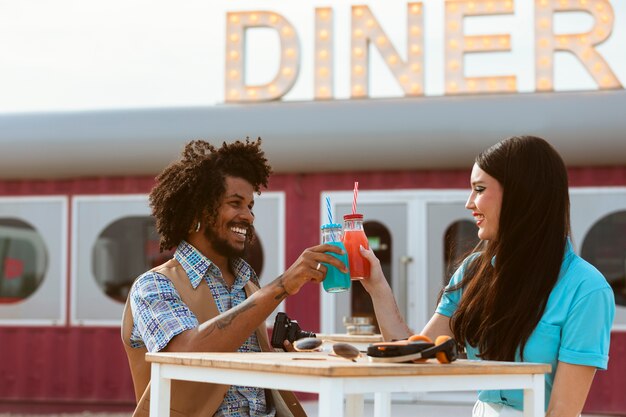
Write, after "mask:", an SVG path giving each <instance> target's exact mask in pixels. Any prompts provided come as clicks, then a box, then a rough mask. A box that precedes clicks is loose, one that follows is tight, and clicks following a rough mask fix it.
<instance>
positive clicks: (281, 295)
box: [274, 275, 289, 300]
mask: <svg viewBox="0 0 626 417" xmlns="http://www.w3.org/2000/svg"><path fill="white" fill-rule="evenodd" d="M275 282H276V285H278V286H279V287H280V289H281V292H280V293H279V294H278V295H276V297H274V300H282V299H284V298H287V296H288V295H289V293H288V292H287V290H286V289H285V284H283V276H282V275H281V276H279V277H278V279H277V280H276V281H275Z"/></svg>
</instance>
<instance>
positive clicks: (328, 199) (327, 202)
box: [326, 197, 333, 223]
mask: <svg viewBox="0 0 626 417" xmlns="http://www.w3.org/2000/svg"><path fill="white" fill-rule="evenodd" d="M326 211H327V213H328V223H332V222H333V212H332V211H331V210H330V197H326Z"/></svg>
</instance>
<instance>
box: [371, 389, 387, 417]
mask: <svg viewBox="0 0 626 417" xmlns="http://www.w3.org/2000/svg"><path fill="white" fill-rule="evenodd" d="M390 416H391V394H390V393H388V392H377V393H375V394H374V417H390Z"/></svg>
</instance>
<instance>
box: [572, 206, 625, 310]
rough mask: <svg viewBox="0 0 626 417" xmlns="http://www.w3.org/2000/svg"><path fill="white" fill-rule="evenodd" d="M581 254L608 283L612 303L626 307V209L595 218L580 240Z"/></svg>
mask: <svg viewBox="0 0 626 417" xmlns="http://www.w3.org/2000/svg"><path fill="white" fill-rule="evenodd" d="M581 256H582V257H583V258H584V259H585V260H587V261H588V262H590V263H591V264H592V265H593V266H595V267H596V268H598V270H599V271H600V272H602V275H604V277H605V278H606V279H607V281H608V282H609V284H611V287H612V288H613V291H614V293H615V304H617V305H621V306H626V211H618V212H615V213H612V214H609V215H607V216H605V217H602V218H601V219H600V220H598V221H597V222H596V223H595V224H594V225H593V226H592V227H591V229H590V230H589V233H587V236H585V239H584V240H583V244H582V249H581Z"/></svg>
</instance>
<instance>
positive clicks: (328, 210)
mask: <svg viewBox="0 0 626 417" xmlns="http://www.w3.org/2000/svg"><path fill="white" fill-rule="evenodd" d="M326 214H327V215H328V223H329V224H332V223H333V212H332V210H331V209H330V197H326ZM331 236H332V239H333V242H337V236H335V232H331Z"/></svg>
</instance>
